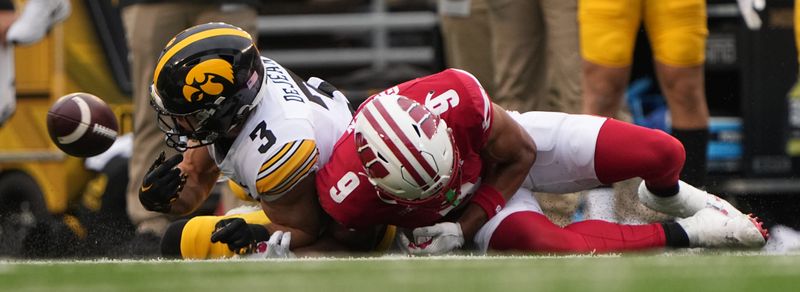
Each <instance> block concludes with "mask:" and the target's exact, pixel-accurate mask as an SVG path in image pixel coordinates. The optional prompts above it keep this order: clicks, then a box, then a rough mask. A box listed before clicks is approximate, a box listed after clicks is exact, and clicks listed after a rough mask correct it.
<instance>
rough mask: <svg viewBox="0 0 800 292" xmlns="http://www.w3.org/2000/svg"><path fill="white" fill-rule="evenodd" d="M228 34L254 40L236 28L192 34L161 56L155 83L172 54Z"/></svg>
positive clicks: (216, 29)
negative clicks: (204, 40) (201, 41)
mask: <svg viewBox="0 0 800 292" xmlns="http://www.w3.org/2000/svg"><path fill="white" fill-rule="evenodd" d="M226 35H230V36H240V37H243V38H246V39H248V40H251V41H252V40H253V39H252V38H251V37H250V34H248V33H247V32H245V31H243V30H238V29H234V28H215V29H209V30H206V31H201V32H198V33H195V34H193V35H190V36H189V37H187V38H185V39H182V40H181V41H179V42H178V43H177V44H175V45H174V46H172V47H171V48H169V49H168V50H167V52H165V53H164V55H163V56H161V59H160V60H159V61H158V65H156V71H155V72H154V73H153V84H154V85H156V86H157V84H156V82H158V75H159V74H160V73H161V69H162V68H164V64H166V63H167V61H169V59H171V58H172V56H174V55H175V54H176V53H178V52H179V51H180V50H181V49H183V48H185V47H186V46H188V45H191V44H193V43H194V42H196V41H199V40H202V39H207V38H210V37H215V36H226Z"/></svg>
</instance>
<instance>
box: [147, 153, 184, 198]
mask: <svg viewBox="0 0 800 292" xmlns="http://www.w3.org/2000/svg"><path fill="white" fill-rule="evenodd" d="M181 161H183V155H182V154H176V155H175V156H172V157H170V158H169V160H167V161H164V151H162V152H161V154H160V155H158V158H157V159H156V161H155V162H153V165H152V166H150V170H148V171H147V174H145V176H144V180H143V181H142V187H141V188H140V189H139V202H141V203H142V206H144V208H145V209H147V210H150V211H155V212H161V213H169V210H170V209H171V208H172V205H171V204H172V202H174V201H175V200H176V199H177V198H178V192H180V191H181V190H182V189H183V185H184V183H186V176H185V175H181V170H180V169H179V168H177V167H175V166H177V165H178V163H181Z"/></svg>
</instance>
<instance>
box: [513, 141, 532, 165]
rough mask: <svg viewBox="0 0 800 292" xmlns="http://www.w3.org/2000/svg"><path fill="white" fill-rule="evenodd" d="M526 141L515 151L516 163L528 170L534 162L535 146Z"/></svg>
mask: <svg viewBox="0 0 800 292" xmlns="http://www.w3.org/2000/svg"><path fill="white" fill-rule="evenodd" d="M526 140H527V141H526V143H522V145H521V146H520V148H519V150H518V151H517V161H518V163H519V165H521V166H523V167H524V168H525V169H530V168H531V167H533V163H534V162H536V144H535V143H534V142H533V140H531V139H526Z"/></svg>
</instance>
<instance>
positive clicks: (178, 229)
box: [161, 210, 396, 259]
mask: <svg viewBox="0 0 800 292" xmlns="http://www.w3.org/2000/svg"><path fill="white" fill-rule="evenodd" d="M227 218H243V219H244V220H245V221H247V223H249V224H267V223H269V222H270V221H269V218H267V215H266V214H264V212H263V211H261V210H258V211H252V212H247V213H242V214H236V215H227V216H197V217H194V218H191V219H189V220H188V221H178V222H175V223H173V224H172V225H170V227H169V228H168V229H167V234H165V237H164V240H162V243H161V244H162V250H163V248H164V245H171V246H170V247H168V248H169V249H175V250H177V249H178V248H179V250H180V257H181V258H183V259H216V258H226V257H231V256H233V252H232V251H230V250H229V249H228V246H227V245H225V244H222V243H212V242H211V234H212V233H213V232H214V228H215V226H216V225H217V222H219V221H220V220H223V219H227ZM395 230H396V229H395V227H394V226H388V227H387V228H386V231H385V232H384V235H383V238H382V240H381V241H380V242H379V243H378V245H377V246H376V247H375V248H374V249H373V250H374V251H377V252H382V251H386V250H388V249H389V248H390V247H391V245H392V243H393V241H394V237H395V233H396V231H395ZM170 233H174V234H175V235H177V234H180V236H179V237H178V236H175V235H173V234H170ZM175 239H179V240H175ZM178 245H179V246H180V247H178Z"/></svg>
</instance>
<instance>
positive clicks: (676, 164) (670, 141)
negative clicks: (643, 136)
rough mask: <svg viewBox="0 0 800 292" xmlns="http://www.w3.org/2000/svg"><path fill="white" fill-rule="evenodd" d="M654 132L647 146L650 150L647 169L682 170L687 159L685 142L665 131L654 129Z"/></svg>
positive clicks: (663, 171)
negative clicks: (684, 147) (682, 142)
mask: <svg viewBox="0 0 800 292" xmlns="http://www.w3.org/2000/svg"><path fill="white" fill-rule="evenodd" d="M652 133H653V134H652V135H650V139H648V141H647V145H646V146H645V147H646V149H648V151H650V153H649V155H648V158H647V161H648V162H649V163H647V164H649V165H648V167H647V169H650V170H652V171H655V172H658V173H676V172H680V170H681V168H682V167H683V163H684V160H686V151H685V150H684V149H683V144H681V142H680V141H678V139H675V137H672V136H670V135H669V134H667V133H665V132H662V131H658V130H652Z"/></svg>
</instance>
